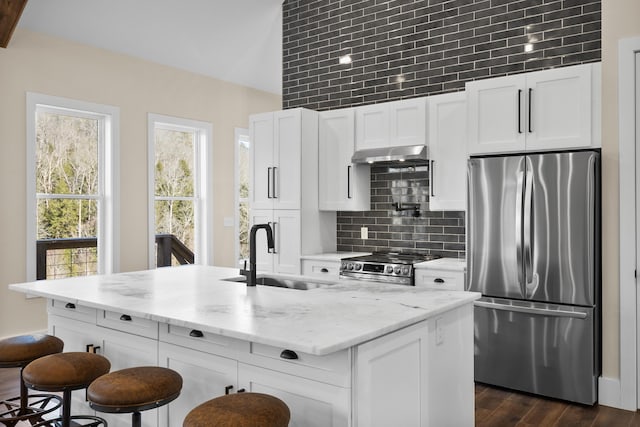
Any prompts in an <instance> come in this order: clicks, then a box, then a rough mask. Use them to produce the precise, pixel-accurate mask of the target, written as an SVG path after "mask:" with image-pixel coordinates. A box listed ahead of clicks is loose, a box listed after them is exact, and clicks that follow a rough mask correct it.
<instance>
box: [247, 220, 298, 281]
mask: <svg viewBox="0 0 640 427" xmlns="http://www.w3.org/2000/svg"><path fill="white" fill-rule="evenodd" d="M254 224H269V225H270V226H271V229H272V230H273V240H274V244H275V248H274V249H273V250H271V251H267V233H266V232H265V231H264V230H258V231H257V233H256V269H257V271H265V272H272V273H281V274H300V211H298V210H253V211H251V225H254Z"/></svg>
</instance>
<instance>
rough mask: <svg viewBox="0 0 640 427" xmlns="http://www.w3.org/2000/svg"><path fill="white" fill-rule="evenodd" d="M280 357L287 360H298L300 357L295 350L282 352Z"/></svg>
mask: <svg viewBox="0 0 640 427" xmlns="http://www.w3.org/2000/svg"><path fill="white" fill-rule="evenodd" d="M280 357H281V358H283V359H287V360H296V359H297V358H298V355H297V354H296V352H295V351H293V350H282V353H280Z"/></svg>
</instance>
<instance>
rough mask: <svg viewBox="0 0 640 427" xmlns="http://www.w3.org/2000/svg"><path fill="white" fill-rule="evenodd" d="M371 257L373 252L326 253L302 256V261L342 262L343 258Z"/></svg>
mask: <svg viewBox="0 0 640 427" xmlns="http://www.w3.org/2000/svg"><path fill="white" fill-rule="evenodd" d="M365 255H371V252H325V253H321V254H312V255H302V256H301V257H300V258H301V259H309V260H315V261H340V260H341V259H342V258H351V257H356V256H365Z"/></svg>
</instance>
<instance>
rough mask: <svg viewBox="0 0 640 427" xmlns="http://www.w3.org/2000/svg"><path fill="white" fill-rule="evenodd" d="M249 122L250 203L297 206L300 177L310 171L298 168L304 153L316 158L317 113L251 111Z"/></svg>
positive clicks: (255, 205)
mask: <svg viewBox="0 0 640 427" xmlns="http://www.w3.org/2000/svg"><path fill="white" fill-rule="evenodd" d="M249 122H250V135H251V147H250V152H251V161H252V168H251V170H252V173H251V186H250V187H251V188H250V195H249V197H250V203H251V206H252V207H253V208H254V209H300V207H301V205H300V199H301V196H302V192H303V185H302V181H303V180H306V179H308V177H307V175H308V174H309V172H310V171H308V170H306V169H303V168H301V165H302V161H303V156H309V155H312V156H313V159H314V161H317V160H316V159H317V154H316V153H314V151H316V150H317V140H318V135H317V129H318V124H317V113H316V112H315V111H311V110H306V109H301V108H297V109H292V110H284V111H276V112H270V113H263V114H257V115H252V116H251V117H250V119H249ZM316 168H317V166H316ZM302 170H304V174H302V173H301V171H302ZM315 180H317V177H316V178H315ZM315 182H317V181H315Z"/></svg>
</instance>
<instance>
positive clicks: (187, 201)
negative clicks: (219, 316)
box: [149, 114, 213, 268]
mask: <svg viewBox="0 0 640 427" xmlns="http://www.w3.org/2000/svg"><path fill="white" fill-rule="evenodd" d="M211 135H212V126H211V124H210V123H205V122H198V121H194V120H186V119H180V118H176V117H168V116H161V115H157V114H149V183H150V188H149V195H150V199H149V206H150V212H149V217H150V218H149V266H150V268H153V267H166V266H172V265H179V264H193V263H198V264H212V263H213V235H212V229H213V227H212V221H211V217H212V214H213V209H212V199H213V198H212V195H211V191H212V190H211V189H212V186H211V185H210V184H209V183H210V182H211V180H210V178H209V176H210V175H209V174H210V170H211V165H212V162H211V147H210V144H211Z"/></svg>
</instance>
